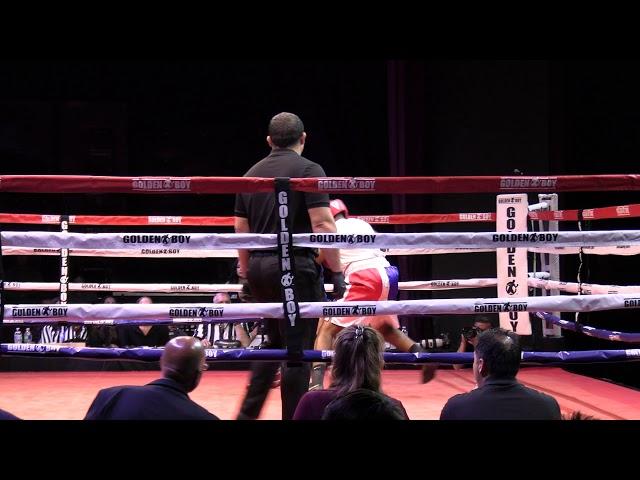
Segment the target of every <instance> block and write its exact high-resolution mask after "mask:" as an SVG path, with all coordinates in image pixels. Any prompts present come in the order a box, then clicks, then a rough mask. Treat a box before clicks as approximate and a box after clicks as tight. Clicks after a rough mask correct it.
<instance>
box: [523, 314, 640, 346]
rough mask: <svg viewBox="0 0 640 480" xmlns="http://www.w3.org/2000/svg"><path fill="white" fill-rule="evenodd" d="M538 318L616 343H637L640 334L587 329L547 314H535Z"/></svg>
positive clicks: (639, 340)
mask: <svg viewBox="0 0 640 480" xmlns="http://www.w3.org/2000/svg"><path fill="white" fill-rule="evenodd" d="M535 315H536V316H537V317H538V318H542V319H543V320H546V321H548V322H551V323H553V324H554V325H558V326H559V327H560V328H565V329H567V330H571V331H572V332H580V333H583V334H585V335H588V336H590V337H595V338H601V339H603V340H613V341H617V342H627V343H639V342H640V333H627V332H616V331H614V330H603V329H601V328H594V327H589V326H587V325H583V324H581V323H577V322H571V321H568V320H563V319H561V318H559V317H556V316H555V315H552V314H550V313H547V312H536V313H535Z"/></svg>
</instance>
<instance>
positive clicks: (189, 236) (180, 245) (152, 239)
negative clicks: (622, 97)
mask: <svg viewBox="0 0 640 480" xmlns="http://www.w3.org/2000/svg"><path fill="white" fill-rule="evenodd" d="M285 233H286V232H285ZM293 243H294V245H296V246H299V247H310V248H348V249H357V248H385V249H386V248H391V247H399V248H446V249H451V248H488V249H496V248H508V247H513V248H531V247H536V246H539V245H543V246H548V247H584V246H587V247H589V246H596V245H597V246H600V247H603V246H604V247H617V246H619V245H625V246H626V245H640V230H612V231H588V232H548V233H540V232H522V233H515V232H511V233H510V232H436V233H377V234H371V235H341V234H336V233H321V234H319V233H303V234H295V235H293ZM2 245H4V246H7V247H33V248H81V249H128V248H129V247H131V248H133V249H140V248H148V249H158V250H163V249H180V250H183V249H184V250H197V249H238V248H241V249H249V248H250V249H264V248H275V246H276V235H274V234H230V233H181V234H176V233H172V234H168V233H56V232H2Z"/></svg>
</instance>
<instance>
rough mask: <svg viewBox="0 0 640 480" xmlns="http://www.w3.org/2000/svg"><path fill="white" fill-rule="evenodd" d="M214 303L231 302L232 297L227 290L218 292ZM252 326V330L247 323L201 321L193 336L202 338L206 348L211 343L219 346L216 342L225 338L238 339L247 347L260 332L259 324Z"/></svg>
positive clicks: (240, 343) (242, 345) (241, 345)
mask: <svg viewBox="0 0 640 480" xmlns="http://www.w3.org/2000/svg"><path fill="white" fill-rule="evenodd" d="M213 303H216V304H217V303H222V304H226V303H231V297H230V296H229V294H228V293H225V292H220V293H216V294H215V296H214V297H213ZM252 327H253V328H252V330H249V325H248V324H247V323H206V324H205V323H201V324H199V325H198V326H197V327H196V328H195V331H194V333H193V336H194V337H198V338H200V339H201V340H202V344H203V345H204V346H205V347H206V348H208V347H210V346H211V345H214V346H219V343H218V344H216V342H220V341H223V342H224V341H225V340H227V341H229V340H231V341H233V340H237V341H238V342H239V346H240V347H245V348H246V347H248V346H249V345H250V344H251V342H252V341H253V339H254V338H255V336H256V335H257V333H258V326H257V325H256V326H252ZM229 330H231V332H230V331H229Z"/></svg>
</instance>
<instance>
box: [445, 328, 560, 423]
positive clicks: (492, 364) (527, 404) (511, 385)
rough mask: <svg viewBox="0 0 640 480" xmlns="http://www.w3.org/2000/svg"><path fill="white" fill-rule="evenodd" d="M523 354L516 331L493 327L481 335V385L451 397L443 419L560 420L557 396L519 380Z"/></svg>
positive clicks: (477, 359)
mask: <svg viewBox="0 0 640 480" xmlns="http://www.w3.org/2000/svg"><path fill="white" fill-rule="evenodd" d="M521 357H522V350H521V348H520V345H519V343H518V336H517V335H516V334H515V333H513V332H509V331H507V330H503V329H501V328H493V329H490V330H486V331H484V332H482V333H481V334H480V335H478V343H477V345H476V347H475V351H474V352H473V374H474V376H475V379H476V382H477V384H478V388H476V389H475V390H472V391H471V392H469V393H462V394H459V395H455V396H453V397H451V398H450V399H449V400H448V401H447V403H446V405H445V406H444V408H443V409H442V412H441V413H440V420H560V407H559V406H558V402H557V401H556V399H555V398H553V397H551V396H549V395H546V394H544V393H541V392H538V391H537V390H534V389H532V388H528V387H525V386H524V385H522V384H521V383H520V382H518V381H517V380H516V374H517V373H518V370H519V368H520V358H521Z"/></svg>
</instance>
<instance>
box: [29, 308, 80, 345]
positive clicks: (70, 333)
mask: <svg viewBox="0 0 640 480" xmlns="http://www.w3.org/2000/svg"><path fill="white" fill-rule="evenodd" d="M42 303H43V304H59V303H60V297H53V298H51V299H47V300H43V301H42ZM33 333H34V341H35V336H36V335H37V336H38V337H39V338H38V340H37V341H36V343H83V342H86V341H87V328H86V327H85V326H84V325H61V324H59V323H56V324H49V325H45V326H43V327H42V329H41V330H40V331H39V332H37V331H35V330H34V332H33Z"/></svg>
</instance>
